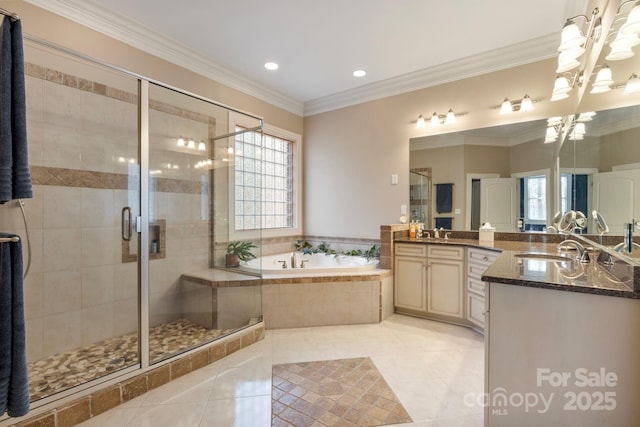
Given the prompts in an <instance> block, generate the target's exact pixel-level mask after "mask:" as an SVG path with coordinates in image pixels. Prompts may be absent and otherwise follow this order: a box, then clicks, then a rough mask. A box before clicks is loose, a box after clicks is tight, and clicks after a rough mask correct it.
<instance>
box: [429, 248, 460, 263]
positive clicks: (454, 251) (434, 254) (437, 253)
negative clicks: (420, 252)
mask: <svg viewBox="0 0 640 427" xmlns="http://www.w3.org/2000/svg"><path fill="white" fill-rule="evenodd" d="M427 256H428V257H429V258H445V259H457V260H463V259H464V247H461V246H451V245H440V244H438V245H429V246H427Z"/></svg>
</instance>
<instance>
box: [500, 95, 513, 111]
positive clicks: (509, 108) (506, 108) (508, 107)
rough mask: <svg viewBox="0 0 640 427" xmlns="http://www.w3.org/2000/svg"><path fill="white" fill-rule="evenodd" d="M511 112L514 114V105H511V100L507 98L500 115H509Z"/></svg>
mask: <svg viewBox="0 0 640 427" xmlns="http://www.w3.org/2000/svg"><path fill="white" fill-rule="evenodd" d="M511 112H513V105H511V101H509V98H505V99H504V101H502V105H501V106H500V114H509V113H511Z"/></svg>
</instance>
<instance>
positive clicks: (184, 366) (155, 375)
mask: <svg viewBox="0 0 640 427" xmlns="http://www.w3.org/2000/svg"><path fill="white" fill-rule="evenodd" d="M263 338H264V323H262V322H260V323H257V324H255V325H252V326H250V327H247V328H245V329H243V330H241V331H239V332H237V333H235V334H231V335H229V336H227V337H224V338H221V339H219V340H217V341H214V342H213V343H211V344H209V345H206V346H203V347H202V348H201V349H200V350H198V351H195V352H193V353H190V354H187V355H185V356H182V357H179V358H177V359H175V360H172V361H170V362H167V363H166V364H164V365H162V366H159V367H157V368H153V369H151V370H149V371H146V372H142V373H140V374H138V375H136V376H134V377H132V378H128V379H126V380H123V381H121V382H119V383H117V384H111V385H107V386H105V387H103V388H99V389H97V390H95V391H93V392H91V393H90V394H89V395H85V396H82V397H80V398H78V399H76V400H73V401H71V402H68V403H65V404H62V405H60V406H57V407H55V408H53V409H47V410H46V412H43V411H38V410H37V409H36V410H33V411H32V413H30V414H28V415H26V416H25V417H22V418H16V419H8V420H6V422H0V425H3V426H9V425H12V426H13V425H15V426H16V427H72V426H74V425H76V424H79V423H81V422H83V421H86V420H88V419H90V418H91V417H94V416H96V415H98V414H101V413H102V412H104V411H106V410H108V409H111V408H114V407H116V406H118V405H120V404H122V403H124V402H127V401H129V400H131V399H133V398H135V397H137V396H140V395H141V394H144V393H146V392H147V391H150V390H153V389H155V388H157V387H160V386H161V385H163V384H166V383H167V382H169V381H171V380H174V379H176V378H178V377H180V376H182V375H185V374H187V373H189V372H192V371H194V370H196V369H199V368H201V367H203V366H206V365H209V364H211V363H213V362H216V361H218V360H220V359H222V358H224V357H226V356H229V355H230V354H232V353H235V352H236V351H238V350H240V349H241V348H244V347H248V346H250V345H252V344H254V343H255V342H257V341H260V340H262V339H263Z"/></svg>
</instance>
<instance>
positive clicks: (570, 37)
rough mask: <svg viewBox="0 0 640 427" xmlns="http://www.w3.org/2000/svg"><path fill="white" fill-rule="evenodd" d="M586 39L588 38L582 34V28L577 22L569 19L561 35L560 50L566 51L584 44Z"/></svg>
mask: <svg viewBox="0 0 640 427" xmlns="http://www.w3.org/2000/svg"><path fill="white" fill-rule="evenodd" d="M585 40H586V39H585V37H584V35H583V34H582V31H580V28H578V26H577V25H576V23H575V22H573V21H572V20H570V19H567V22H565V24H564V27H563V28H562V33H561V35H560V46H559V47H558V51H560V52H564V51H566V50H569V49H572V48H576V47H579V46H582V44H583V43H584V42H585Z"/></svg>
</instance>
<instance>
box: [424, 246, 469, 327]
mask: <svg viewBox="0 0 640 427" xmlns="http://www.w3.org/2000/svg"><path fill="white" fill-rule="evenodd" d="M427 271H428V274H427V275H428V282H427V283H428V285H427V311H428V312H429V313H432V314H439V315H444V316H451V317H457V318H464V299H463V298H464V288H463V286H464V262H462V261H449V260H441V259H432V260H430V261H429V265H428V269H427Z"/></svg>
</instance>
